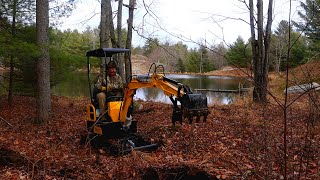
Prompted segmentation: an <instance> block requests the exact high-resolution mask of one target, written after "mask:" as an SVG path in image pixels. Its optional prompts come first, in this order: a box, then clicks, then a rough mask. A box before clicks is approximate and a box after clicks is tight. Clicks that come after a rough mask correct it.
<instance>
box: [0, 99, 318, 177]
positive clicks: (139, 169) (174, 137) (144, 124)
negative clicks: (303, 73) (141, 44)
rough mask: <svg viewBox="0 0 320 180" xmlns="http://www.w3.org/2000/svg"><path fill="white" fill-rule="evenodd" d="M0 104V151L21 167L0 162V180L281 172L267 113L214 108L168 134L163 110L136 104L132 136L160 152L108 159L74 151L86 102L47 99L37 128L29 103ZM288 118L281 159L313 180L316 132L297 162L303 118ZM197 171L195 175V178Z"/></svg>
mask: <svg viewBox="0 0 320 180" xmlns="http://www.w3.org/2000/svg"><path fill="white" fill-rule="evenodd" d="M0 100H1V102H3V103H1V105H0V116H1V117H3V118H4V119H5V120H6V121H8V122H9V123H10V124H12V125H13V127H10V126H9V125H7V123H3V124H2V123H0V148H2V149H3V148H5V149H7V150H10V151H12V152H16V153H17V154H19V155H20V156H21V157H20V156H18V159H19V158H21V159H25V160H26V161H27V162H26V161H23V162H24V163H23V164H17V163H13V164H8V163H6V162H2V161H1V158H0V166H1V168H0V169H1V170H0V179H12V178H20V179H23V178H26V179H28V178H29V179H30V178H31V177H33V178H34V179H68V178H71V179H141V178H142V177H143V176H148V175H150V176H151V175H158V176H159V178H160V179H165V178H170V177H182V175H183V173H184V175H185V176H187V175H188V176H190V177H200V175H203V177H206V175H207V174H206V173H208V174H209V175H210V177H211V178H212V179H241V178H245V179H262V178H264V177H265V176H266V175H267V173H268V169H269V168H270V164H271V166H272V167H271V169H272V171H273V172H274V173H270V174H275V175H274V176H273V178H278V177H280V175H279V174H281V172H282V170H281V168H282V164H283V161H282V156H281V153H282V143H283V140H282V134H281V133H282V117H281V115H282V114H281V111H280V110H279V109H278V108H277V107H275V106H272V105H269V106H267V107H264V108H262V107H260V106H258V105H250V106H245V107H243V106H237V105H230V106H215V107H212V108H211V109H210V112H211V114H210V115H209V116H208V119H207V122H206V123H199V124H192V125H190V124H187V123H184V124H183V125H179V124H177V125H176V126H175V127H173V126H172V125H171V114H172V109H171V106H170V105H166V104H161V103H154V102H141V104H143V107H144V108H142V109H140V110H137V111H135V112H134V114H133V117H134V118H135V119H136V120H138V122H139V123H138V131H139V134H142V135H144V137H145V138H147V139H149V140H150V141H151V142H161V143H162V146H161V147H159V148H158V150H156V151H154V152H151V153H145V152H140V151H134V152H133V153H131V154H128V155H125V156H120V157H112V156H109V155H108V154H106V153H104V152H99V151H96V150H94V149H91V148H90V146H81V145H80V138H81V133H83V132H85V116H86V114H85V111H84V109H85V106H86V103H87V102H88V100H87V99H81V98H78V99H68V98H64V97H56V96H53V98H52V109H53V114H52V118H51V119H50V121H49V123H48V124H45V125H34V124H33V122H32V119H34V118H35V110H34V108H35V100H34V99H33V98H31V97H15V99H14V101H15V106H14V107H13V108H12V109H10V108H9V107H8V106H7V105H6V103H5V97H0ZM25 107H28V108H25ZM265 112H267V114H266V113H265ZM290 117H292V122H293V121H294V123H292V132H293V133H295V134H293V135H295V136H294V137H295V138H293V137H292V138H291V139H289V143H291V144H292V145H294V146H296V147H295V148H292V150H291V151H290V153H289V155H292V156H291V157H292V158H291V159H290V163H291V164H292V165H296V164H298V165H299V163H301V160H303V162H302V163H307V162H308V165H307V166H301V167H303V168H304V170H308V173H307V174H306V175H307V177H315V175H317V173H319V164H320V159H319V151H316V149H317V148H318V149H319V144H317V142H319V140H320V136H319V133H320V132H319V131H314V132H317V133H318V134H315V136H314V139H313V141H311V142H312V143H313V147H312V150H313V152H312V153H313V154H312V158H309V161H306V158H307V157H306V156H301V152H302V151H301V149H303V146H302V145H301V139H303V138H304V135H305V130H306V129H305V127H304V120H303V119H302V118H303V117H307V116H306V111H304V110H303V109H301V110H299V109H297V110H296V109H295V110H294V113H292V114H291V116H290ZM185 122H187V121H185ZM318 126H319V125H316V127H315V129H319V127H318ZM299 152H300V153H299ZM270 162H272V163H270ZM30 167H33V168H30ZM298 167H299V166H298ZM150 168H151V169H150ZM195 168H196V169H197V170H194V169H195ZM200 170H201V171H203V172H201V173H199V171H200ZM297 170H298V169H295V171H293V172H292V174H293V175H294V172H299V171H297ZM149 171H150V172H149ZM148 173H149V174H148ZM173 174H174V175H175V176H172V175H173ZM196 175H199V176H196Z"/></svg>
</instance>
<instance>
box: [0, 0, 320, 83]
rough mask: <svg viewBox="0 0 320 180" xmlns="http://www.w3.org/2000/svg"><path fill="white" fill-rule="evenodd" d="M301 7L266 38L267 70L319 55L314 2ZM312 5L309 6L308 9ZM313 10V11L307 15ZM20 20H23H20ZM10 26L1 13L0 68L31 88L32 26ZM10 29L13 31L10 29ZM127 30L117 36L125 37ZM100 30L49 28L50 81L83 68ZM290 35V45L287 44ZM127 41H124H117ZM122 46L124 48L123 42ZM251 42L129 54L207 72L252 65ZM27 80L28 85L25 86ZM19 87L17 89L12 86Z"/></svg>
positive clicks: (158, 47) (167, 46) (159, 45)
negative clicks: (291, 19) (293, 17)
mask: <svg viewBox="0 0 320 180" xmlns="http://www.w3.org/2000/svg"><path fill="white" fill-rule="evenodd" d="M315 4H316V5H317V6H314V2H311V1H306V3H302V7H303V9H304V12H303V13H302V12H299V15H300V16H301V18H302V21H301V22H295V23H293V24H290V25H289V23H288V22H287V21H284V20H283V21H281V22H280V23H279V24H278V25H277V28H276V29H275V30H274V32H273V33H272V36H271V43H270V52H269V54H268V56H269V57H270V62H269V64H270V65H269V69H270V70H275V71H281V70H284V69H285V66H286V64H285V63H284V61H285V59H286V57H287V56H288V54H287V53H288V48H290V55H289V56H288V57H289V66H290V67H295V66H298V65H300V64H303V63H305V62H307V61H308V60H309V59H310V58H314V59H317V57H318V56H319V51H320V45H319V44H320V38H319V37H320V29H319V22H320V20H319V19H320V13H317V12H318V11H314V7H319V4H320V3H319V2H318V1H317V2H316V3H315ZM311 7H313V8H311ZM311 11H312V12H311ZM21 17H25V16H21ZM21 17H20V19H19V21H17V22H16V23H15V26H13V24H12V20H11V19H10V16H8V15H5V14H0V27H1V28H0V34H1V36H0V65H1V66H4V67H10V64H11V65H12V64H13V67H14V69H15V71H14V78H15V80H16V81H18V82H26V83H25V84H28V86H30V88H32V86H34V82H35V72H34V71H35V59H37V57H38V56H39V52H38V48H37V46H36V29H35V23H34V22H33V23H32V22H31V23H26V20H25V19H23V18H21ZM13 27H14V28H13ZM126 34H127V32H126V30H124V29H123V30H122V36H123V37H126ZM99 35H100V30H99V28H90V27H88V28H87V29H86V30H85V31H83V32H78V31H77V30H65V31H61V30H58V29H54V28H51V29H50V59H51V81H52V82H51V83H52V84H53V85H54V84H55V83H57V82H59V81H60V80H61V79H62V78H63V77H64V75H65V73H68V72H71V71H73V70H76V69H80V68H84V67H85V63H86V59H85V52H86V51H88V50H92V49H95V48H99V47H100V42H99V38H100V37H99ZM289 36H290V43H289V40H288V39H289ZM122 39H126V38H122ZM122 44H125V42H123V43H122ZM251 48H252V47H251V42H250V39H248V40H244V39H243V38H242V37H241V36H239V37H238V38H237V39H236V40H235V42H233V43H232V44H230V45H227V44H224V43H220V44H215V45H212V46H207V45H205V44H204V45H199V46H198V47H197V48H189V47H188V46H187V45H186V44H184V43H183V42H177V43H174V44H172V43H168V42H161V40H159V39H157V38H147V39H146V41H145V44H144V45H142V46H140V47H134V48H133V50H132V51H133V54H141V55H144V56H147V57H148V58H149V59H150V61H151V62H150V64H151V63H153V62H156V63H162V64H163V65H165V68H166V71H170V72H201V73H203V72H208V71H212V70H215V69H220V68H221V67H223V66H228V65H232V66H236V67H247V68H248V67H252V63H251V61H252V54H251V52H252V51H251ZM30 82H31V83H30ZM15 87H16V88H19V86H15Z"/></svg>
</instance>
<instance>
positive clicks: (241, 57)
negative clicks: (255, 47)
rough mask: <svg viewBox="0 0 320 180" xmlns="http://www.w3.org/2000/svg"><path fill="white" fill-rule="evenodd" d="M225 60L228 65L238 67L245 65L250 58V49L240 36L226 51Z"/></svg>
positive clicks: (248, 62)
mask: <svg viewBox="0 0 320 180" xmlns="http://www.w3.org/2000/svg"><path fill="white" fill-rule="evenodd" d="M226 57H227V60H228V62H229V64H230V65H236V66H239V67H247V66H248V65H250V62H251V59H252V53H251V49H250V48H249V47H248V45H247V44H246V43H245V42H244V40H243V39H242V37H241V36H239V37H238V38H237V40H236V41H235V42H234V43H233V44H232V45H231V46H230V49H229V50H228V51H227V53H226Z"/></svg>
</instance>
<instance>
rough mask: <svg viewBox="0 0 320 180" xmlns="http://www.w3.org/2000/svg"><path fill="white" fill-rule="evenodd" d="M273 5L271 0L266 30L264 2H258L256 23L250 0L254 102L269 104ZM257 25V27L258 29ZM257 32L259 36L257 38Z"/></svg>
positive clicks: (251, 0) (258, 0)
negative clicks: (264, 24)
mask: <svg viewBox="0 0 320 180" xmlns="http://www.w3.org/2000/svg"><path fill="white" fill-rule="evenodd" d="M272 4H273V0H269V6H268V19H267V24H266V29H265V30H264V27H263V1H262V0H257V20H256V21H255V14H254V11H255V10H254V6H253V0H249V11H250V29H251V43H252V55H253V73H254V90H253V100H254V101H256V102H262V103H265V102H267V87H268V68H269V48H270V35H271V25H272V9H273V7H272ZM256 25H257V27H256ZM256 31H257V36H256Z"/></svg>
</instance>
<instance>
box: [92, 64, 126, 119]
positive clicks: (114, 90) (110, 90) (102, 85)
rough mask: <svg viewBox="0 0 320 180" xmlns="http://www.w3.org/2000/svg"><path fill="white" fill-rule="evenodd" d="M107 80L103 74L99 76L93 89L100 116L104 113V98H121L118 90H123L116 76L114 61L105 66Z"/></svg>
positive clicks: (119, 79) (119, 78) (120, 80)
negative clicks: (95, 93) (95, 91)
mask: <svg viewBox="0 0 320 180" xmlns="http://www.w3.org/2000/svg"><path fill="white" fill-rule="evenodd" d="M107 75H108V76H107V80H106V79H105V75H104V74H103V73H101V74H99V75H98V77H97V78H96V80H95V85H94V87H95V89H96V90H97V96H96V98H97V99H98V102H99V109H100V114H104V112H105V104H106V98H107V97H111V96H121V92H120V90H121V89H122V88H123V83H122V79H121V77H120V75H119V74H117V64H116V62H115V61H110V62H109V63H108V64H107Z"/></svg>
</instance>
